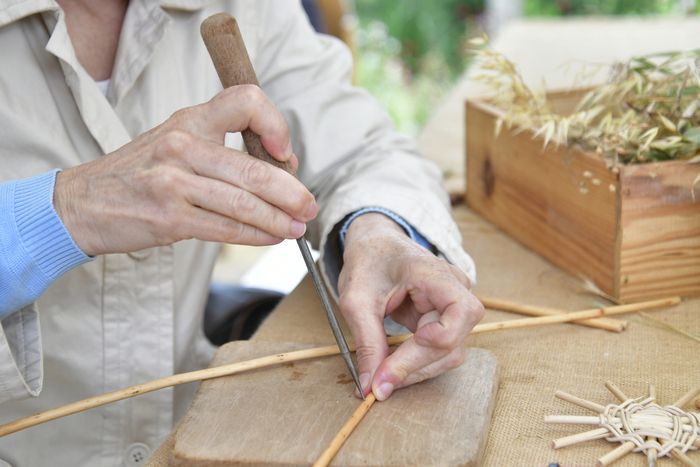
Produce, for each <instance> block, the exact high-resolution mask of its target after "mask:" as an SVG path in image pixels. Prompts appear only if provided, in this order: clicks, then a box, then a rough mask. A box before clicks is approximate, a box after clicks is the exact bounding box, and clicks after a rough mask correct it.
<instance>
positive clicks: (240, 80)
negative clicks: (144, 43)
mask: <svg viewBox="0 0 700 467" xmlns="http://www.w3.org/2000/svg"><path fill="white" fill-rule="evenodd" d="M200 32H201V34H202V39H204V44H205V45H206V46H207V50H208V51H209V55H210V56H211V59H212V61H213V62H214V67H215V68H216V72H217V73H218V75H219V79H220V80H221V84H222V85H223V86H224V88H229V87H231V86H239V85H241V84H254V85H256V86H259V84H258V78H257V77H256V76H255V70H254V69H253V65H252V64H251V63H250V57H248V51H247V50H246V48H245V43H244V42H243V37H241V31H240V30H239V29H238V23H237V22H236V19H235V18H234V17H233V16H231V15H228V14H226V13H217V14H215V15H212V16H210V17H209V18H207V19H205V20H204V21H203V22H202V25H201V28H200ZM241 133H242V134H243V141H244V142H245V145H246V148H247V149H248V154H250V155H251V156H253V157H256V158H258V159H260V160H263V161H265V162H269V163H270V164H272V165H274V166H277V167H279V168H281V169H284V170H286V171H287V172H289V173H294V170H293V169H292V166H291V164H289V163H287V162H280V161H278V160H277V159H275V158H274V157H272V156H271V155H270V153H268V152H267V150H266V149H265V147H264V146H263V144H262V141H260V136H258V135H257V134H255V133H253V132H252V131H251V130H250V129H245V130H243V131H242V132H241Z"/></svg>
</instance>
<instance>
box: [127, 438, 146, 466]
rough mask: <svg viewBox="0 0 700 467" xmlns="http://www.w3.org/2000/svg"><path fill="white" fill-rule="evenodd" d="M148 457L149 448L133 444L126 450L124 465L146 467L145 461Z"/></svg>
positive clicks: (140, 444) (141, 444)
mask: <svg viewBox="0 0 700 467" xmlns="http://www.w3.org/2000/svg"><path fill="white" fill-rule="evenodd" d="M150 455H151V448H149V447H148V446H146V445H145V444H143V443H134V444H132V445H130V446H129V447H128V448H126V456H125V457H124V464H125V465H126V466H127V467H140V466H143V465H146V461H147V460H148V457H149V456H150Z"/></svg>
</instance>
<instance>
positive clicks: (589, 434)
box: [549, 428, 610, 449]
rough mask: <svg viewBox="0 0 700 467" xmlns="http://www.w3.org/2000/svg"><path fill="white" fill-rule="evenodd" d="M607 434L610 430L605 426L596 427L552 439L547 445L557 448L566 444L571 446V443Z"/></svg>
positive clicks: (602, 436) (590, 439)
mask: <svg viewBox="0 0 700 467" xmlns="http://www.w3.org/2000/svg"><path fill="white" fill-rule="evenodd" d="M609 435H610V431H609V430H608V429H607V428H596V429H595V430H590V431H584V432H583V433H576V434H575V435H570V436H564V437H563V438H558V439H555V440H552V442H551V443H549V445H550V446H551V448H552V449H559V448H563V447H566V446H571V445H572V444H577V443H582V442H584V441H592V440H594V439H600V438H605V437H607V436H609Z"/></svg>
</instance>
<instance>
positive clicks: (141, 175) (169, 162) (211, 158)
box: [54, 86, 318, 256]
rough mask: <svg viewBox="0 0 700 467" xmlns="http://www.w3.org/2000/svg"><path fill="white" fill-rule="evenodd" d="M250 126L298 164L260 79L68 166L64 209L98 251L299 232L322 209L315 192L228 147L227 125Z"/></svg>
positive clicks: (62, 188) (255, 241) (270, 239)
mask: <svg viewBox="0 0 700 467" xmlns="http://www.w3.org/2000/svg"><path fill="white" fill-rule="evenodd" d="M246 128H250V129H251V130H252V131H254V132H255V133H257V134H258V135H260V137H261V139H262V143H263V146H265V148H266V149H267V150H268V152H269V153H270V155H272V157H274V158H275V159H277V160H280V161H291V163H292V165H293V166H294V167H295V168H296V166H297V165H298V162H297V160H296V157H295V156H294V154H293V153H292V148H291V144H290V142H289V134H288V128H287V125H286V123H285V121H284V118H283V117H282V115H281V114H280V113H279V112H278V111H277V109H276V108H275V107H274V105H273V104H272V103H271V102H270V101H269V100H268V99H267V97H265V95H264V94H263V92H262V91H261V90H260V89H259V88H258V87H256V86H235V87H231V88H228V89H226V90H224V91H222V92H221V93H219V94H218V95H217V96H215V97H214V98H213V99H212V100H210V101H209V102H207V103H204V104H201V105H197V106H194V107H189V108H186V109H183V110H180V111H178V112H176V113H174V114H173V115H172V116H171V117H170V118H169V119H168V120H167V121H165V122H164V123H163V124H161V125H159V126H158V127H156V128H154V129H152V130H151V131H149V132H147V133H144V134H143V135H141V136H139V137H138V138H136V139H135V140H134V141H132V142H131V143H129V144H126V145H125V146H123V147H122V148H120V149H118V150H117V151H115V152H113V153H111V154H108V155H106V156H104V157H102V158H100V159H98V160H96V161H93V162H90V163H87V164H83V165H80V166H77V167H74V168H71V169H67V170H65V171H63V172H61V173H59V175H58V177H57V179H56V187H55V190H54V206H55V208H56V211H57V212H58V215H59V217H61V219H62V221H63V222H64V224H65V225H66V228H67V229H68V231H69V232H70V233H71V235H72V236H73V239H74V240H75V241H76V243H77V244H78V246H79V247H80V248H81V249H82V250H83V251H84V252H85V253H86V254H88V255H92V256H94V255H99V254H105V253H122V252H130V251H136V250H141V249H143V248H148V247H153V246H161V245H169V244H171V243H174V242H177V241H179V240H185V239H190V238H198V239H200V240H207V241H218V242H226V243H238V244H248V245H267V244H274V243H278V242H280V241H282V239H284V238H298V237H300V236H302V235H303V234H304V231H305V229H306V227H305V223H306V222H307V221H309V220H311V219H312V218H314V217H315V216H316V213H317V211H318V208H317V206H316V202H315V200H314V197H313V195H312V194H311V193H310V192H309V191H308V190H307V189H306V188H305V187H304V186H303V185H302V183H301V182H299V181H298V180H297V179H296V178H294V176H292V175H290V174H288V173H287V172H285V171H284V170H282V169H279V168H277V167H274V166H272V165H271V164H268V163H265V162H262V161H259V160H257V159H255V158H254V157H252V156H250V155H248V154H244V153H241V152H238V151H235V150H232V149H228V148H226V147H224V146H223V141H224V136H225V133H226V132H237V131H241V130H243V129H246Z"/></svg>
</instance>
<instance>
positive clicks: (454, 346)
mask: <svg viewBox="0 0 700 467" xmlns="http://www.w3.org/2000/svg"><path fill="white" fill-rule="evenodd" d="M343 260H344V265H343V269H342V271H341V274H340V279H339V284H338V286H339V292H340V310H341V312H342V314H343V316H344V317H345V320H346V321H347V323H348V325H349V326H350V330H351V332H352V335H353V339H354V341H355V345H356V348H357V354H356V355H357V362H358V366H359V373H360V382H361V384H362V387H363V389H364V390H365V394H367V393H368V392H369V391H370V390H372V391H373V392H374V394H375V396H376V397H377V399H379V400H384V399H386V398H387V397H389V396H390V395H391V393H392V392H393V391H394V390H395V389H397V388H401V387H404V386H408V385H410V384H414V383H417V382H419V381H423V380H425V379H428V378H432V377H434V376H437V375H439V374H441V373H443V372H445V371H447V370H449V369H451V368H454V367H456V366H459V365H461V364H462V362H463V361H464V355H465V349H464V338H465V337H466V335H467V334H468V333H469V331H470V330H471V329H472V327H474V325H475V324H476V323H477V322H478V321H479V320H480V319H481V318H482V316H483V314H484V308H483V306H482V305H481V303H479V301H478V300H477V299H476V297H474V295H472V293H471V292H470V290H469V287H470V284H469V280H468V279H467V277H466V276H465V275H464V273H462V272H461V271H460V270H459V269H457V268H456V267H454V266H452V265H450V264H448V263H447V262H446V261H444V260H442V259H440V258H438V257H436V256H435V255H433V254H432V253H430V252H429V251H427V250H426V249H424V248H423V247H421V246H420V245H418V244H416V243H415V242H414V241H413V240H411V239H410V238H409V237H408V236H407V235H406V233H405V232H404V231H403V229H402V228H401V227H400V226H398V225H397V224H396V223H394V222H393V221H392V220H390V219H389V218H388V217H385V216H384V215H382V214H378V213H369V214H364V215H362V216H360V217H358V218H357V219H355V220H354V221H353V222H352V224H351V225H350V228H349V230H348V233H347V236H346V239H345V250H344V254H343ZM387 315H391V317H392V318H393V319H394V320H395V321H396V322H398V323H401V324H403V325H404V326H406V327H407V328H408V329H410V330H411V331H412V332H414V335H413V337H411V338H410V339H409V340H407V341H406V342H404V343H403V344H401V345H400V346H399V347H398V348H397V349H396V350H395V351H394V352H393V353H392V354H391V355H389V349H388V346H387V340H386V335H385V332H384V318H385V317H386V316H387Z"/></svg>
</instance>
